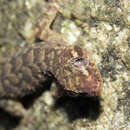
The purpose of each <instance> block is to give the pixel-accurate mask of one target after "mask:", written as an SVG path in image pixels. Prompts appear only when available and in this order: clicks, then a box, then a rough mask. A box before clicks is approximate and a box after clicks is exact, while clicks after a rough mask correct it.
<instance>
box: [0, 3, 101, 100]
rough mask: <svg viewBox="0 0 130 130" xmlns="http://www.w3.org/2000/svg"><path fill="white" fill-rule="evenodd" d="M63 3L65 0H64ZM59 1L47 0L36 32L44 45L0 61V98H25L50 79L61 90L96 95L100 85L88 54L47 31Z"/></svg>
mask: <svg viewBox="0 0 130 130" xmlns="http://www.w3.org/2000/svg"><path fill="white" fill-rule="evenodd" d="M64 1H65V0H64ZM58 5H60V4H59V1H57V0H50V1H49V6H48V7H49V8H48V11H47V13H46V15H45V16H44V18H43V19H42V20H40V22H39V24H38V26H37V28H36V30H35V32H36V36H37V37H39V38H40V39H41V40H43V41H44V42H41V43H37V44H34V45H32V46H31V47H27V48H24V49H23V50H22V51H21V52H19V53H18V54H17V55H16V56H12V57H10V58H8V60H6V61H4V62H0V99H2V98H12V99H13V98H14V99H17V98H19V97H24V96H26V95H28V94H30V93H32V92H35V91H36V90H37V89H38V88H40V87H44V86H42V83H43V82H44V81H46V80H47V78H48V77H49V76H50V74H51V76H53V77H54V78H55V79H56V80H57V82H58V83H59V84H60V86H61V87H62V88H63V90H64V91H70V92H74V93H85V94H86V95H87V96H98V95H99V94H100V93H101V90H102V87H103V82H102V78H101V74H100V72H99V70H98V68H97V67H96V64H95V63H94V61H93V60H92V57H91V55H90V54H89V51H88V50H87V49H85V48H82V47H80V46H78V45H67V44H66V42H64V41H63V39H62V38H61V37H60V36H59V34H57V32H54V31H53V30H51V29H50V26H51V23H52V22H53V20H54V19H55V17H56V15H57V13H58V11H59V6H58Z"/></svg>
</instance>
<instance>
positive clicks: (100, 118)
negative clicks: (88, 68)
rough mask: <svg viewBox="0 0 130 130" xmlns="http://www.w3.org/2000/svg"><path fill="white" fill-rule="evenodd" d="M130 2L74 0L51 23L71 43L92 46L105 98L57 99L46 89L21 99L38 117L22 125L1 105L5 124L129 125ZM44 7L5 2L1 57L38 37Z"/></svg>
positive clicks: (27, 1) (47, 128) (41, 127)
mask: <svg viewBox="0 0 130 130" xmlns="http://www.w3.org/2000/svg"><path fill="white" fill-rule="evenodd" d="M10 7H12V8H10ZM129 7H130V1H129V0H113V1H112V0H98V1H95V0H92V1H90V0H70V1H69V3H68V4H66V5H65V6H64V8H63V10H61V13H60V14H59V15H58V16H57V18H56V19H55V21H54V23H53V26H52V27H53V28H54V29H55V30H56V31H57V32H59V33H61V35H62V36H64V37H65V40H67V41H68V43H71V44H80V45H81V46H84V47H87V49H89V50H90V52H91V54H92V57H93V59H94V60H95V63H96V64H97V65H98V67H99V69H100V72H101V74H102V78H103V81H104V88H103V91H102V93H101V96H100V98H96V99H91V98H85V97H78V96H77V97H69V96H66V97H62V98H59V99H57V98H56V99H55V98H54V97H53V96H52V92H51V91H50V90H46V91H45V92H43V93H42V95H41V96H40V97H38V98H37V99H36V100H35V101H33V100H30V97H29V98H28V100H29V103H28V102H27V101H25V99H23V100H22V102H23V104H24V106H25V107H26V108H27V109H28V110H29V111H30V112H31V113H32V114H31V115H32V117H33V118H34V119H33V120H32V121H31V122H30V123H28V124H26V125H22V124H20V123H18V120H17V119H15V118H13V117H12V116H10V115H9V114H8V113H6V112H4V111H3V110H1V111H2V113H0V117H1V118H0V120H1V119H2V120H1V121H0V122H1V123H0V129H3V130H4V129H13V130H14V129H15V130H23V129H25V130H29V129H32V130H33V129H34V130H35V129H38V130H57V129H58V130H61V129H65V130H72V129H74V130H81V129H85V130H86V129H90V128H91V129H101V130H102V129H103V130H104V129H117V130H118V129H123V128H126V129H130V124H129V122H130V61H129V56H130V51H129V50H130V8H129ZM45 11H46V2H45V1H43V0H38V1H37V2H34V0H23V1H16V0H12V1H8V0H1V1H0V24H1V28H0V45H1V54H0V58H1V59H3V60H4V58H2V57H3V55H4V56H5V55H6V56H8V55H9V54H12V53H13V54H14V53H16V48H19V47H21V46H23V45H27V44H30V43H33V42H34V39H35V38H34V37H33V31H32V30H33V28H34V25H35V23H36V22H37V19H38V17H40V15H41V14H40V13H42V12H45ZM28 32H29V33H28ZM71 41H72V42H71ZM6 50H9V51H8V52H6ZM8 53H9V54H8ZM36 95H37V94H36ZM34 97H35V96H34ZM35 98H36V97H35ZM31 99H32V98H31ZM30 103H31V104H32V105H30ZM14 127H15V128H14Z"/></svg>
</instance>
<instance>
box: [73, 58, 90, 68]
mask: <svg viewBox="0 0 130 130" xmlns="http://www.w3.org/2000/svg"><path fill="white" fill-rule="evenodd" d="M72 63H73V64H74V65H75V66H77V67H81V66H87V65H89V60H88V59H87V58H82V57H76V58H74V59H72Z"/></svg>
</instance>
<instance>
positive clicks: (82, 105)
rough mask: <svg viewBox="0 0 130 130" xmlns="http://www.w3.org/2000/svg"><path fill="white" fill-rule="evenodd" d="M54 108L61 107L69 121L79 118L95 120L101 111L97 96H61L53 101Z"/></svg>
mask: <svg viewBox="0 0 130 130" xmlns="http://www.w3.org/2000/svg"><path fill="white" fill-rule="evenodd" d="M55 108H56V109H58V108H63V109H64V110H65V111H66V113H67V115H68V118H69V120H70V121H73V120H76V119H79V118H88V119H90V120H96V119H97V118H98V117H99V115H100V113H101V105H100V98H99V97H79V96H78V97H69V96H66V97H62V98H59V99H58V100H57V101H56V103H55Z"/></svg>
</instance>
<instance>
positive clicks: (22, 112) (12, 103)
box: [0, 99, 33, 124]
mask: <svg viewBox="0 0 130 130" xmlns="http://www.w3.org/2000/svg"><path fill="white" fill-rule="evenodd" d="M0 108H2V109H3V110H5V111H6V112H8V113H10V114H11V115H12V116H14V117H19V118H21V121H20V122H21V123H22V124H26V123H28V122H30V121H32V120H33V117H32V116H31V114H30V112H29V111H28V110H27V109H25V108H24V106H23V105H22V103H20V102H19V101H17V100H13V99H1V100H0Z"/></svg>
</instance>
